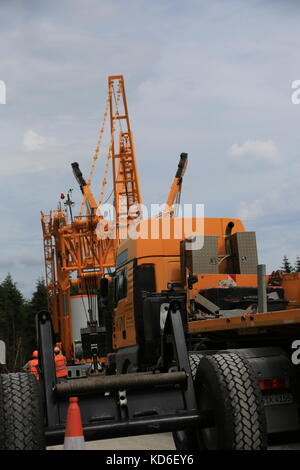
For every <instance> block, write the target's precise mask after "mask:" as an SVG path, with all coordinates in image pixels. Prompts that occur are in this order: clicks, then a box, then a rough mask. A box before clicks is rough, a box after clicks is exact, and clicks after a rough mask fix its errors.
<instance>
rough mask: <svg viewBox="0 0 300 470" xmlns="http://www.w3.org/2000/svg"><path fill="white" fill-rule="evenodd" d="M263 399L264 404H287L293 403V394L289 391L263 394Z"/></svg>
mask: <svg viewBox="0 0 300 470" xmlns="http://www.w3.org/2000/svg"><path fill="white" fill-rule="evenodd" d="M263 401H264V405H265V406H272V405H287V404H289V403H293V401H294V400H293V395H292V394H291V393H276V394H275V393H274V394H272V395H264V396H263Z"/></svg>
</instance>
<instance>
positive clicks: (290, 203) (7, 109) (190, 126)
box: [0, 0, 300, 297]
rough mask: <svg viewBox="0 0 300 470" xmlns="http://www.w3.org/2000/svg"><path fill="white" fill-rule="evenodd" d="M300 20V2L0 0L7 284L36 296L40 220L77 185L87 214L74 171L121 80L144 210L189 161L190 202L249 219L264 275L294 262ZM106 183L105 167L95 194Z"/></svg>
mask: <svg viewBox="0 0 300 470" xmlns="http://www.w3.org/2000/svg"><path fill="white" fill-rule="evenodd" d="M299 15H300V5H299V3H298V2H297V1H292V0H285V1H284V0H264V1H262V0H251V1H249V2H245V1H242V0H227V1H226V2H224V0H220V1H217V0H187V1H185V2H183V1H182V0H180V1H179V0H110V1H109V2H108V1H105V0H60V1H58V0H52V1H51V2H48V1H46V0H26V2H25V1H22V0H0V30H1V39H0V51H1V60H0V80H1V81H3V82H4V83H5V85H6V104H0V137H1V141H0V142H1V143H0V164H1V167H0V197H1V201H2V204H1V206H0V214H1V228H2V229H1V231H0V281H1V280H2V279H3V278H4V277H5V276H6V274H7V273H8V272H10V273H11V274H12V276H13V278H14V280H15V281H16V282H17V283H18V286H19V288H20V289H21V290H22V292H23V293H24V295H25V296H26V297H29V296H30V295H31V293H32V291H33V290H34V287H35V283H36V280H37V279H38V278H40V277H42V276H44V264H43V247H42V232H41V226H40V211H41V210H43V211H44V212H46V213H47V212H48V211H49V210H50V209H53V208H55V207H56V206H57V203H58V200H59V196H60V194H61V192H67V191H68V189H70V188H73V189H74V191H73V197H74V200H75V202H76V203H77V204H76V206H75V212H76V210H79V202H80V194H79V190H78V187H77V183H76V182H75V181H74V178H73V175H72V172H71V167H70V164H71V163H72V162H73V161H78V162H79V164H80V167H81V169H82V171H83V173H84V174H85V175H87V174H88V171H89V168H90V166H91V160H92V156H93V152H94V149H95V146H96V142H97V138H98V132H99V127H100V123H101V120H102V116H103V112H104V109H105V100H106V94H107V77H108V76H109V75H115V74H122V75H124V77H125V84H126V91H127V99H128V106H129V113H130V119H131V126H132V130H133V134H134V140H135V146H136V155H137V165H138V170H139V179H140V186H141V191H142V197H143V202H144V203H145V204H151V203H163V202H165V200H166V197H167V194H168V191H169V188H170V184H171V182H172V178H173V176H174V173H175V171H176V167H177V163H178V157H179V154H180V153H181V152H187V153H188V154H189V164H188V169H187V172H186V174H185V177H184V185H183V194H182V202H185V203H193V204H195V203H203V204H204V205H205V216H207V217H239V218H241V219H242V220H243V222H244V224H245V227H246V229H247V230H255V231H256V234H257V241H258V249H259V260H260V262H261V263H266V265H267V271H268V272H271V271H272V270H273V269H277V268H278V267H280V265H281V262H282V257H283V255H287V256H288V257H289V259H290V261H291V262H292V263H294V262H295V259H296V257H297V256H298V255H299V256H300V246H299V239H300V204H299V202H300V201H299V199H300V197H299V194H300V163H299V149H300V133H299V124H300V105H296V104H293V103H292V100H291V96H292V93H293V91H294V90H293V89H292V83H293V81H295V80H300V65H299V50H298V49H299V48H298V43H299V36H300V33H299ZM106 151H107V149H106V147H103V149H102V148H101V149H100V157H99V160H101V159H102V160H103V157H104V155H105V153H106ZM102 176H103V167H101V161H100V163H99V167H97V170H96V172H95V176H94V179H93V190H94V192H95V193H97V191H99V192H100V187H101V182H102ZM108 186H109V184H108ZM110 189H111V188H110V187H108V188H107V190H108V193H109V192H110Z"/></svg>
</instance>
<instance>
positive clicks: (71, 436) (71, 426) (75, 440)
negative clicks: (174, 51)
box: [64, 397, 85, 450]
mask: <svg viewBox="0 0 300 470" xmlns="http://www.w3.org/2000/svg"><path fill="white" fill-rule="evenodd" d="M64 450H85V443H84V436H83V429H82V421H81V416H80V408H79V405H78V398H77V397H70V398H69V408H68V414H67V424H66V432H65V442H64Z"/></svg>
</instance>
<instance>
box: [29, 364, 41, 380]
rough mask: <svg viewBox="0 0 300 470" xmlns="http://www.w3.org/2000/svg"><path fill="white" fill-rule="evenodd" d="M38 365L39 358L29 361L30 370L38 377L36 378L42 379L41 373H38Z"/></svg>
mask: <svg viewBox="0 0 300 470" xmlns="http://www.w3.org/2000/svg"><path fill="white" fill-rule="evenodd" d="M38 366H39V360H38V359H31V360H30V361H29V371H30V372H31V374H33V375H34V376H35V378H36V380H39V379H40V376H39V373H38Z"/></svg>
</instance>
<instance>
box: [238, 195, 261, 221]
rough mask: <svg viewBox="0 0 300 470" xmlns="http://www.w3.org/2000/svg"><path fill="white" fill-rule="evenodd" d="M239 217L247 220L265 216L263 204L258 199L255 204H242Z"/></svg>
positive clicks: (239, 208) (240, 204) (239, 207)
mask: <svg viewBox="0 0 300 470" xmlns="http://www.w3.org/2000/svg"><path fill="white" fill-rule="evenodd" d="M237 213H238V217H239V218H240V219H242V220H244V219H245V220H247V219H256V218H257V217H261V216H262V215H263V214H264V210H263V207H262V203H261V201H260V200H259V199H256V200H255V201H253V202H250V203H248V204H247V203H245V202H243V201H242V202H240V203H239V205H238V210H237Z"/></svg>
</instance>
